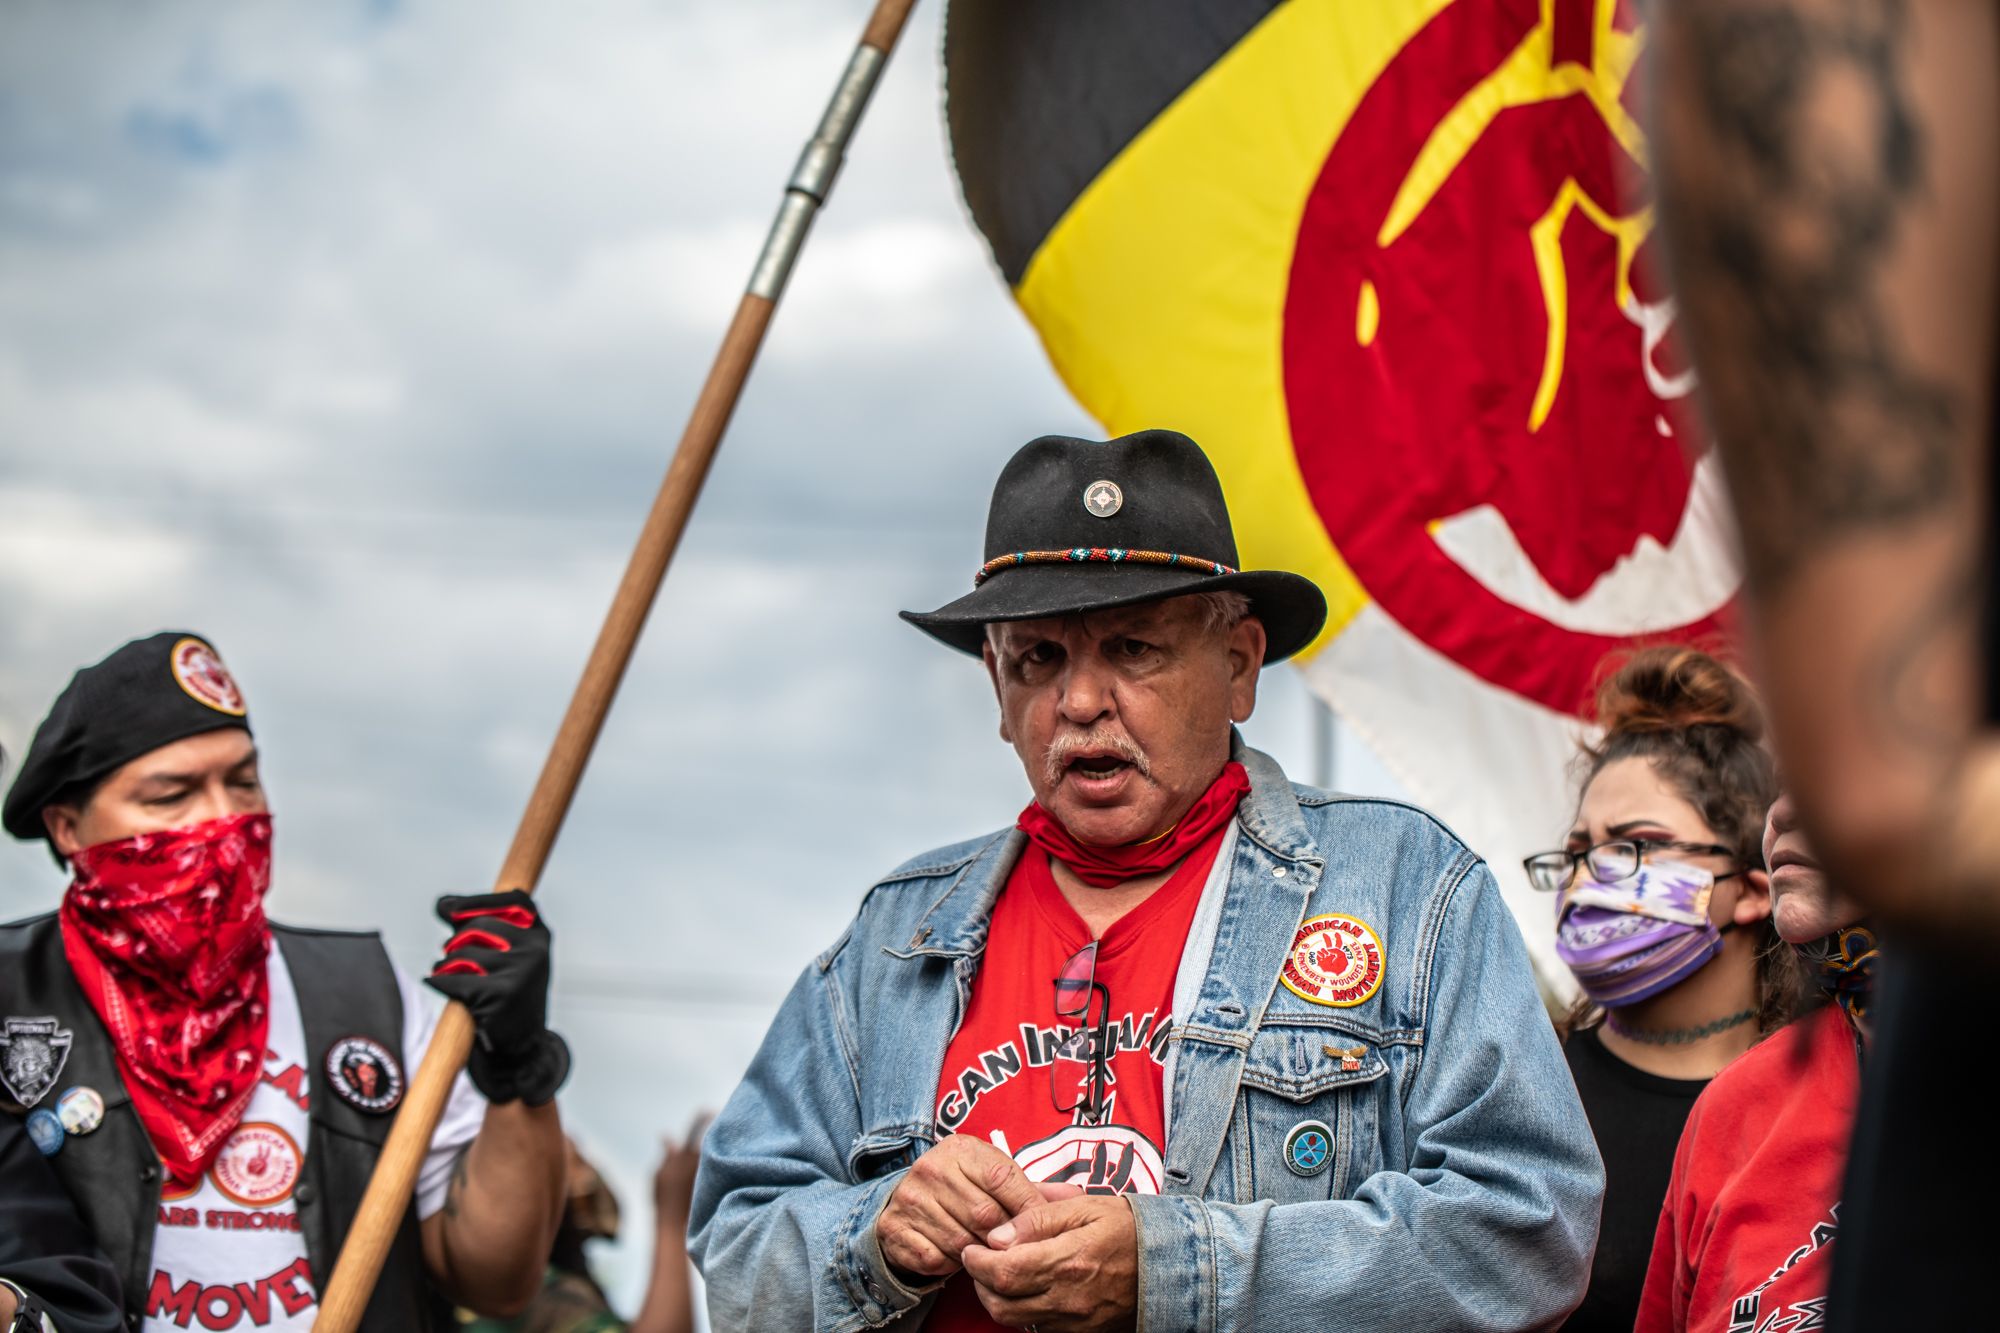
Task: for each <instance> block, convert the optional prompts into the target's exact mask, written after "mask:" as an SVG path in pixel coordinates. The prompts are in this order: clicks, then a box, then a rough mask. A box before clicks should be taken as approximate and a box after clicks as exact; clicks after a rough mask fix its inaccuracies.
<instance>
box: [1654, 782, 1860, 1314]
mask: <svg viewBox="0 0 2000 1333" xmlns="http://www.w3.org/2000/svg"><path fill="white" fill-rule="evenodd" d="M1764 860H1765V863H1766V864H1767V865H1768V866H1769V867H1770V873H1771V899H1772V904H1773V907H1772V918H1773V920H1774V921H1775V922H1776V923H1777V927H1778V933H1779V934H1780V935H1781V936H1783V937H1784V938H1785V940H1786V941H1787V942H1788V943H1790V944H1791V946H1792V947H1793V948H1795V949H1797V950H1799V952H1800V953H1801V954H1802V955H1804V956H1805V958H1806V961H1807V962H1808V964H1809V965H1810V967H1811V968H1812V970H1813V972H1814V974H1815V975H1816V976H1817V977H1818V978H1819V980H1820V984H1821V986H1822V987H1823V988H1824V989H1825V990H1826V992H1827V993H1828V995H1829V996H1830V997H1831V998H1832V999H1833V1000H1834V1001H1835V1002H1834V1003H1832V1004H1828V1005H1824V1006H1822V1007H1821V1008H1819V1009H1817V1010H1815V1011H1814V1012H1812V1013H1810V1014H1808V1015H1807V1016H1806V1017H1804V1018H1801V1019H1799V1020H1798V1021H1796V1022H1794V1023H1792V1024H1791V1025H1790V1026H1789V1027H1787V1028H1785V1029H1784V1030H1783V1031H1781V1032H1779V1033H1777V1034H1776V1035H1775V1036H1773V1037H1771V1038H1770V1039H1769V1040H1767V1041H1765V1042H1764V1043H1762V1044H1761V1045H1758V1046H1755V1047H1752V1048H1751V1049H1750V1051H1749V1052H1747V1053H1746V1054H1744V1055H1743V1056H1742V1057H1740V1058H1739V1059H1738V1060H1737V1061H1736V1062H1735V1063H1734V1064H1732V1065H1730V1066H1729V1067H1728V1068H1726V1069H1724V1070H1723V1071H1722V1072H1721V1073H1720V1074H1719V1075H1717V1076H1716V1078H1715V1080H1714V1081H1713V1082H1711V1083H1710V1084H1709V1085H1708V1087H1707V1089H1705V1090H1704V1091H1703V1092H1702V1094H1701V1096H1700V1097H1699V1098H1697V1099H1696V1101H1695V1104H1694V1109H1693V1111H1691V1112H1690V1113H1689V1115H1688V1121H1687V1127H1686V1128H1685V1129H1684V1130H1682V1132H1681V1142H1680V1148H1679V1150H1678V1151H1677V1152H1676V1153H1675V1156H1674V1171H1673V1176H1672V1179H1671V1180H1670V1181H1669V1182H1668V1185H1667V1197H1666V1202H1665V1204H1664V1206H1663V1207H1662V1209H1661V1212H1660V1225H1659V1230H1658V1231H1657V1232H1656V1233H1655V1235H1654V1238H1653V1257H1652V1261H1651V1263H1650V1264H1649V1265H1648V1266H1647V1270H1646V1286H1645V1291H1644V1294H1643V1295H1642V1296H1641V1298H1640V1302H1639V1320H1638V1324H1637V1325H1636V1329H1635V1333H1665V1331H1666V1330H1673V1331H1674V1333H1683V1331H1686V1333H1739V1331H1740V1333H1765V1330H1776V1329H1803V1328H1816V1327H1820V1326H1821V1323H1822V1321H1823V1320H1824V1319H1825V1317H1826V1314H1827V1309H1826V1301H1827V1296H1826V1293H1827V1279H1828V1276H1829V1273H1830V1272H1831V1266H1832V1262H1833V1242H1834V1237H1835V1236H1836V1235H1837V1234H1838V1233H1839V1229H1840V1181H1841V1173H1842V1172H1843V1171H1844V1170H1845V1169H1846V1165H1847V1140H1848V1135H1849V1133H1850V1131H1851V1130H1852V1128H1853V1125H1854V1108H1855V1100H1856V1097H1857V1096H1858V1094H1859V1092H1860V1085H1861V1056H1862V1052H1863V1050H1864V1048H1865V1046H1866V1044H1867V1038H1868V999H1869V992H1870V989H1871V984H1872V978H1873V971H1874V964H1875V940H1874V934H1873V931H1872V930H1871V929H1870V927H1869V926H1868V925H1867V924H1865V922H1864V921H1863V920H1862V916H1863V912H1862V908H1861V907H1860V906H1859V905H1858V904H1855V903H1853V902H1852V901H1850V900H1848V899H1845V898H1843V897H1841V896H1840V895H1839V894H1837V893H1836V892H1835V891H1834V890H1833V888H1832V886H1831V885H1830V884H1829V883H1828V882H1827V878H1826V875H1825V873H1824V872H1823V871H1822V870H1821V868H1820V865H1819V862H1818V861H1817V860H1815V859H1814V857H1813V854H1812V852H1811V850H1810V849H1809V848H1808V847H1807V846H1806V844H1805V839H1804V836H1803V835H1802V834H1801V832H1800V831H1799V826H1798V819H1797V814H1796V812H1795V810H1794V808H1793V806H1792V802H1791V799H1790V797H1789V796H1780V797H1779V798H1778V800H1777V802H1776V803H1775V804H1774V805H1773V806H1772V807H1771V814H1770V818H1769V821H1768V822H1767V824H1766V825H1765V829H1764Z"/></svg>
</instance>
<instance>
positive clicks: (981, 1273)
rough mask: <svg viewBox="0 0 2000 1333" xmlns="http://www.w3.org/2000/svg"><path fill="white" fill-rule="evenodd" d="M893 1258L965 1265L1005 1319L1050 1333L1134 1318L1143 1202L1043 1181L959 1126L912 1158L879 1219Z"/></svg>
mask: <svg viewBox="0 0 2000 1333" xmlns="http://www.w3.org/2000/svg"><path fill="white" fill-rule="evenodd" d="M875 1236H876V1240H877V1242H878V1243H879V1244H880V1245H881V1247H882V1257H883V1258H884V1259H886V1260H887V1261H888V1262H889V1265H890V1267H891V1268H893V1269H895V1270H896V1271H897V1272H898V1274H899V1275H901V1276H902V1277H903V1278H904V1279H910V1278H914V1279H915V1281H914V1282H912V1283H911V1284H910V1285H923V1284H924V1283H926V1282H929V1281H933V1280H935V1279H937V1278H941V1277H948V1276H950V1275H951V1274H953V1273H956V1272H957V1271H959V1269H961V1268H963V1269H964V1270H965V1272H966V1275H967V1276H969V1277H970V1278H971V1279H972V1280H973V1283H974V1284H975V1287H976V1289H977V1291H978V1293H979V1301H980V1304H982V1305H984V1306H985V1307H986V1312H987V1314H989V1315H991V1316H992V1318H993V1320H994V1322H996V1323H999V1324H1004V1325H1006V1326H1007V1327H1010V1328H1029V1327H1034V1328H1036V1329H1038V1330H1040V1333H1096V1330H1108V1329H1128V1328H1131V1327H1132V1326H1133V1322H1134V1315H1135V1312H1136V1310H1137V1308H1138V1291H1139V1239H1138V1229H1137V1227H1136V1225H1135V1224H1134V1221H1133V1218H1132V1207H1131V1205H1130V1204H1129V1203H1127V1202H1126V1201H1125V1200H1124V1199H1123V1198H1122V1197H1120V1196H1118V1195H1115V1194H1112V1195H1103V1194H1085V1193H1084V1192H1083V1191H1082V1190H1081V1189H1079V1188H1078V1187H1077V1186H1075V1185H1037V1184H1035V1183H1034V1182H1032V1181H1030V1180H1029V1179H1028V1177H1027V1176H1026V1175H1025V1174H1023V1173H1022V1171H1021V1168H1020V1167H1019V1166H1018V1165H1016V1164H1015V1162H1014V1159H1013V1158H1011V1157H1009V1156H1008V1155H1007V1154H1006V1153H1003V1152H1001V1151H1000V1150H999V1149H998V1148H995V1147H994V1146H993V1145H992V1144H990V1143H987V1142H985V1141H983V1140H981V1139H976V1138H973V1137H971V1136H970V1135H964V1134H953V1135H950V1136H948V1137H946V1138H945V1140H944V1141H943V1142H941V1143H939V1144H938V1145H937V1146H936V1147H934V1148H932V1149H931V1150H930V1151H929V1152H926V1153H925V1154H924V1155H923V1156H921V1157H919V1158H918V1159H917V1160H916V1163H915V1165H913V1166H911V1168H910V1170H909V1173H908V1174H907V1175H905V1176H904V1177H903V1179H902V1181H901V1183H899V1184H898V1185H897V1186H896V1188H895V1190H894V1191H893V1192H892V1193H891V1194H890V1195H889V1202H888V1203H886V1204H884V1205H883V1207H882V1211H881V1213H880V1214H879V1215H878V1216H877V1217H876V1219H875Z"/></svg>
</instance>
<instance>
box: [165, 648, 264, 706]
mask: <svg viewBox="0 0 2000 1333" xmlns="http://www.w3.org/2000/svg"><path fill="white" fill-rule="evenodd" d="M167 662H168V664H169V665H170V666H171V667H172V668H173V673H174V680H175V682H176V683H178V684H179V685H180V687H181V688H182V689H184V690H186V691H187V692H188V697H189V698H191V699H193V700H195V702H197V703H203V704H207V705H208V706H209V707H210V708H213V709H214V710H215V711H216V712H218V713H227V714H229V715H230V716H231V717H242V716H243V714H244V713H245V712H247V711H249V710H248V709H246V708H245V707H244V704H243V691H241V690H239V689H237V688H236V678H235V677H234V676H232V675H230V674H229V668H228V667H226V666H224V665H222V659H221V658H220V657H218V656H216V652H215V649H213V648H211V647H209V646H208V645H207V644H206V643H203V642H202V641H201V640H200V639H195V638H187V639H182V640H181V641H180V642H178V643H176V644H175V645H174V650H173V652H171V653H169V654H168V655H167Z"/></svg>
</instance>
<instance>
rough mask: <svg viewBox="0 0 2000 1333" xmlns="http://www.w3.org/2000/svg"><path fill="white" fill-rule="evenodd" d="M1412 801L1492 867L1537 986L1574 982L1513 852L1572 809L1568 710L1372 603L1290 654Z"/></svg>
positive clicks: (1576, 724)
mask: <svg viewBox="0 0 2000 1333" xmlns="http://www.w3.org/2000/svg"><path fill="white" fill-rule="evenodd" d="M1299 671H1300V673H1301V674H1302V675H1303V676H1304V677H1305V679H1306V683H1307V684H1308V685H1309V686H1310V687H1311V688H1312V690H1313V692H1314V693H1315V694H1317V695H1319V696H1320V697H1321V698H1322V699H1325V700H1326V701H1327V702H1328V703H1329V704H1331V705H1332V707H1333V709H1334V711H1335V712H1337V713H1338V714H1339V715H1340V718H1341V720H1342V721H1343V722H1345V723H1346V724H1347V726H1348V727H1349V728H1351V729H1352V730H1353V731H1354V733H1355V734H1356V735H1357V736H1359V737H1360V738H1361V739H1362V741H1363V742H1364V743H1366V744H1367V746H1368V748H1369V749H1370V750H1372V751H1374V753H1375V756H1376V758H1378V759H1380V760H1381V761H1382V764H1383V766H1384V767H1385V768H1387V769H1388V770H1389V772H1390V773H1391V774H1392V775H1393V776H1394V777H1395V778H1396V780H1397V781H1398V782H1400V783H1402V784H1403V786H1405V787H1406V788H1408V789H1409V791H1410V793H1411V795H1412V797H1414V799H1415V800H1416V802H1417V803H1418V804H1419V805H1422V806H1423V807H1424V808H1425V809H1427V810H1429V811H1431V812H1432V813H1433V814H1435V815H1437V817H1438V818H1439V819H1442V820H1443V821H1444V822H1445V823H1446V824H1448V825H1450V826H1451V829H1452V831H1453V832H1454V833H1456V834H1458V836H1459V837H1460V838H1462V839H1464V840H1465V843H1466V845H1467V846H1469V847H1471V848H1472V849H1473V850H1474V851H1475V852H1477V853H1479V855H1481V856H1483V857H1485V858H1486V861H1487V863H1488V864H1489V865H1491V866H1492V868H1493V875H1494V878H1495V879H1496V880H1498V881H1499V884H1500V894H1501V897H1502V898H1503V899H1504V900H1505V901H1506V903H1507V906H1508V907H1509V908H1511V909H1512V911H1513V913H1514V919H1515V920H1516V921H1517V922H1519V923H1520V927H1521V934H1522V936H1523V937H1524V938H1525V939H1526V940H1527V944H1528V956H1529V957H1530V958H1531V959H1532V960H1533V961H1534V965H1535V972H1536V977H1537V979H1538V980H1539V981H1540V983H1541V986H1542V990H1543V993H1544V994H1547V995H1550V996H1553V997H1555V998H1556V999H1557V1000H1558V1001H1560V1002H1563V1003H1567V1001H1568V1000H1569V998H1570V997H1571V996H1573V995H1574V994H1575V993H1576V983H1575V981H1574V980H1573V979H1572V978H1571V977H1570V974H1569V970H1568V969H1567V968H1565V967H1564V966H1563V965H1562V963H1561V961H1560V960H1559V959H1557V957H1556V953H1555V902H1554V901H1553V900H1552V899H1551V898H1550V897H1549V896H1548V895H1547V894H1543V893H1537V892H1536V891H1535V890H1533V889H1531V888H1529V887H1528V878H1527V875H1526V873H1525V872H1524V871H1523V870H1522V869H1521V858H1522V857H1524V856H1527V855H1529V854H1530V853H1533V852H1539V851H1547V850H1548V849H1549V848H1551V847H1560V846H1562V844H1563V838H1564V836H1565V835H1566V834H1567V833H1568V832H1569V823H1570V817H1571V815H1572V814H1573V813H1574V812H1575V809H1576V794H1575V790H1574V761H1575V759H1576V755H1577V744H1578V741H1579V739H1580V738H1582V737H1583V736H1584V735H1585V734H1586V733H1587V728H1586V727H1585V725H1584V724H1583V723H1582V722H1580V721H1578V720H1577V719H1575V718H1572V717H1566V716H1564V715H1562V714H1560V713H1556V712H1553V711H1551V710H1549V709H1547V708H1543V707H1542V706H1541V705H1539V704H1534V703H1530V702H1528V701H1527V700H1525V699H1523V698H1521V697H1520V696H1519V695H1516V694H1513V693H1511V692H1509V691H1506V690H1502V689H1499V688H1497V687H1496V686H1493V685H1490V684H1488V683H1487V682H1486V681H1484V680H1482V679H1480V678H1479V677H1478V676H1475V675H1473V674H1472V673H1471V672H1470V671H1467V670H1466V669H1465V668H1464V667H1461V666H1459V665H1458V664H1457V663H1456V662H1453V661H1451V660H1450V659H1449V658H1447V657H1445V656H1443V655H1442V654H1440V653H1438V652H1437V651H1436V650H1434V649H1432V648H1431V647H1430V646H1429V645H1428V644H1425V643H1423V642H1421V641H1420V640H1418V639H1417V638H1416V636H1415V635H1412V634H1411V633H1409V632H1408V631H1407V630H1405V629H1404V628H1403V627H1402V626H1401V625H1399V624H1397V623H1396V622H1395V621H1394V620H1393V619H1391V618H1390V617H1389V616H1388V615H1387V614H1386V613H1385V612H1384V611H1383V610H1382V608H1381V607H1379V606H1377V605H1375V604H1374V603H1370V604H1369V605H1368V606H1366V607H1364V608H1363V609H1362V611H1361V612H1360V614H1359V615H1357V616H1355V618H1354V619H1353V620H1352V621H1351V622H1350V623H1349V624H1348V626H1347V628H1346V629H1345V630H1343V631H1342V632H1341V633H1340V635H1339V636H1338V637H1337V638H1335V639H1334V640H1333V641H1332V642H1331V643H1329V644H1328V645H1327V646H1326V647H1325V648H1324V649H1322V650H1321V651H1320V652H1319V653H1317V654H1315V655H1314V656H1313V657H1312V659H1311V660H1309V661H1306V662H1303V663H1301V664H1300V666H1299Z"/></svg>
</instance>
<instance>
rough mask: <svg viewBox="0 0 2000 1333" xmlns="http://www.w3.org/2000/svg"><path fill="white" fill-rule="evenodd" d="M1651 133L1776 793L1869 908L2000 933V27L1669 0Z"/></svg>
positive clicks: (1837, 4)
mask: <svg viewBox="0 0 2000 1333" xmlns="http://www.w3.org/2000/svg"><path fill="white" fill-rule="evenodd" d="M1654 17H1655V19H1656V20H1657V23H1656V27H1655V40H1656V41H1657V42H1658V43H1659V46H1658V49H1657V50H1656V52H1655V56H1656V58H1657V60H1658V62H1659V64H1658V73H1659V75H1660V82H1659V84H1658V86H1657V88H1656V90H1655V98H1656V100H1655V106H1654V111H1655V143H1656V145H1657V147H1658V151H1659V156H1660V165H1661V168H1662V171H1661V182H1662V184H1661V209H1662V217H1663V222H1664V225H1665V227H1666V231H1667V238H1668V241H1669V247H1670V254H1671V256H1672V261H1673V265H1674V270H1675V281H1676V287H1677V289H1678V294H1679V298H1680V301H1681V304H1682V314H1683V317H1684V319H1685V320H1686V330H1687V333H1688V338H1689V343H1690V346H1691V349H1692V351H1693V353H1694V357H1695V361H1696V364H1697V366H1698V369H1699V372H1700V375H1701V380H1702V384H1703V388H1704V390H1705V393H1706V397H1707V404H1708V407H1709V410H1710V412H1711V414H1712V420H1713V424H1714V428H1715V434H1716V436H1717V439H1718V441H1719V447H1720V448H1721V452H1722V458H1723V461H1724V464H1725V466H1726V469H1727V473H1728V477H1729V482H1730V488H1731V491H1732V493H1733V495H1734V497H1735V503H1736V510H1737V515H1738V518H1739V520H1740V525H1741V528H1742V532H1743V540H1744V548H1745V551H1744V553H1745V557H1746V562H1747V573H1748V594H1749V600H1750V605H1751V611H1752V615H1751V617H1750V623H1751V632H1752V647H1753V652H1754V654H1755V658H1756V661H1757V665H1758V667H1759V670H1760V674H1761V675H1762V677H1763V681H1764V684H1765V686H1766V689H1767V691H1768V694H1769V696H1770V700H1771V711H1772V715H1773V719H1774V722H1775V729H1776V732H1777V738H1778V744H1779V750H1780V754H1781V756H1782V759H1783V762H1784V764H1785V767H1786V770H1787V784H1788V786H1789V787H1790V788H1791V789H1792V790H1793V792H1794V793H1795V794H1796V798H1797V801H1798V804H1799V806H1800V808H1801V810H1802V811H1803V813H1804V815H1805V817H1806V819H1807V821H1808V826H1809V828H1810V829H1811V832H1812V837H1813V840H1814V842H1815V844H1816V845H1817V846H1818V847H1819V848H1820V849H1821V850H1822V851H1823V852H1824V854H1825V856H1826V859H1827V861H1828V863H1829V865H1830V866H1831V868H1832V869H1833V871H1834V873H1835V874H1836V875H1837V876H1839V877H1840V878H1841V879H1842V881H1843V882H1844V885H1845V886H1846V887H1848V888H1850V889H1851V890H1852V891H1853V892H1855V893H1856V894H1857V895H1859V896H1861V897H1863V898H1864V899H1865V900H1867V901H1868V902H1869V904H1870V905H1871V906H1872V907H1873V908H1874V909H1875V910H1876V911H1877V912H1878V913H1880V914H1882V915H1884V916H1887V917H1901V918H1903V919H1905V921H1906V922H1907V923H1909V924H1911V925H1922V926H1926V927H1929V928H1931V929H1932V930H1935V931H1937V932H1939V933H1944V932H1953V933H1963V932H1964V931H1965V930H1967V929H1968V928H1969V929H1972V930H1974V931H1977V932H1981V933H1983V934H1984V935H1985V936H1986V937H1987V938H1988V939H1995V938H2000V818H1995V815H1996V814H2000V733H1996V732H1995V731H1994V730H1993V728H1992V726H1991V724H1990V719H1991V718H1992V716H1993V714H1992V712H1991V711H1990V710H1989V707H1988V691H1989V689H1990V688H1991V686H1992V683H1993V682H1992V667H1991V666H1989V665H1988V662H1989V650H1988V647H1987V643H1986V641H1985V638H1984V626H1983V621H1982V615H1983V612H1984V603H1985V600H1986V596H1987V592H1988V584H1989V580H1990V575H1991V571H1992V570H1993V568H1994V548H1993V545H1992V542H1991V538H1990V533H1989V523H1990V513H1989V511H1990V508H1991V505H1990V499H1989V493H1990V490H1991V487H1992V484H1993V482H1992V477H1991V470H1992V461H1993V460H1992V457H1991V455H1992V450H1993V429H1992V413H1991V404H1992V390H1993V379H1994V373H1995V364H1994V346H1995V340H1994V325H1995V302H1994V276H1995V264H1994V259H1995V249H1996V245H2000V239H1996V238H1997V237H2000V231H1996V225H1995V224H1996V212H1997V210H1996V173H2000V152H1996V149H2000V132H1996V131H2000V91H1996V90H2000V35H1997V34H2000V18H1996V12H1995V9H1994V7H1993V6H1992V5H1991V4H1990V3H1986V2H1984V0H1914V2H1912V3H1897V2H1896V0H1672V2H1671V3H1666V4H1661V5H1658V6H1657V7H1656V8H1655V11H1654Z"/></svg>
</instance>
